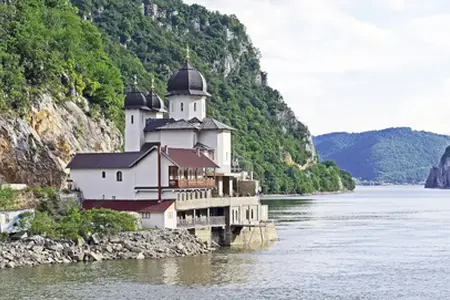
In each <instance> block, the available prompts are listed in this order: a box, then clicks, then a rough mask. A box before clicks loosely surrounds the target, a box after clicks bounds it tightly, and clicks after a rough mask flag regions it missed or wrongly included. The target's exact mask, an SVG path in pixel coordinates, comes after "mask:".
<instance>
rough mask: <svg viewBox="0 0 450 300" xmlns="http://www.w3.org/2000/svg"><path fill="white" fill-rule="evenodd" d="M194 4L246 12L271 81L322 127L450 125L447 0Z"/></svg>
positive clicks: (437, 128)
mask: <svg viewBox="0 0 450 300" xmlns="http://www.w3.org/2000/svg"><path fill="white" fill-rule="evenodd" d="M186 2H188V3H194V2H195V3H198V4H201V5H204V6H206V7H207V8H208V9H212V10H219V11H220V12H222V13H227V14H235V15H237V16H238V18H239V19H240V20H241V21H242V22H243V23H244V24H245V26H246V27H247V31H248V34H249V35H250V37H251V39H252V41H253V42H254V44H255V46H256V47H258V48H259V49H260V50H261V53H262V67H263V68H264V70H266V71H267V72H268V73H269V83H270V85H271V86H272V87H273V88H276V89H278V90H279V91H280V92H281V93H282V94H283V96H284V99H285V100H286V102H287V103H288V104H289V105H290V106H291V107H292V108H293V110H294V111H295V112H296V114H297V116H298V118H299V119H300V120H301V121H303V122H304V123H305V124H306V125H308V127H309V128H310V129H311V131H312V133H313V134H321V133H325V132H332V131H353V132H355V131H356V132H357V131H363V130H370V129H381V128H384V127H390V126H411V127H413V128H416V129H423V130H430V131H434V132H440V133H449V132H450V118H446V117H445V116H446V115H449V114H450V99H449V97H450V83H449V82H450V80H449V79H448V78H449V76H450V75H449V73H450V59H449V58H447V57H449V55H448V53H450V39H448V38H447V35H448V32H450V3H448V1H445V0H427V1H423V0H408V1H406V0H376V1H370V0H314V1H311V0H297V1H291V0H276V1H275V0H188V1H186ZM447 103H449V104H447ZM447 119H448V120H447Z"/></svg>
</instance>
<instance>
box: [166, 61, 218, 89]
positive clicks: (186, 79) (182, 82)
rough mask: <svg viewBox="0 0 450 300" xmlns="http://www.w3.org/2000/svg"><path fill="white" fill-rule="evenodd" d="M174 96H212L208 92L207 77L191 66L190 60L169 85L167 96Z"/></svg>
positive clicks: (174, 75) (173, 76) (175, 74)
mask: <svg viewBox="0 0 450 300" xmlns="http://www.w3.org/2000/svg"><path fill="white" fill-rule="evenodd" d="M172 95H198V96H211V95H210V94H208V92H207V85H206V80H205V77H203V75H202V74H201V73H200V72H199V71H197V70H196V69H195V68H194V67H192V66H191V64H190V63H189V60H188V61H186V63H185V64H184V66H183V67H182V68H181V69H180V70H178V71H177V72H175V73H174V74H173V75H172V77H171V78H170V80H169V82H168V83H167V96H172Z"/></svg>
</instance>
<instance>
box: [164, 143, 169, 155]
mask: <svg viewBox="0 0 450 300" xmlns="http://www.w3.org/2000/svg"><path fill="white" fill-rule="evenodd" d="M164 153H166V154H167V155H169V147H167V145H165V146H164Z"/></svg>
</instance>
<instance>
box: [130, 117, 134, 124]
mask: <svg viewBox="0 0 450 300" xmlns="http://www.w3.org/2000/svg"><path fill="white" fill-rule="evenodd" d="M133 123H134V116H133V115H131V124H133Z"/></svg>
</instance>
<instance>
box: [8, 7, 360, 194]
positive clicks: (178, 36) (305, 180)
mask: <svg viewBox="0 0 450 300" xmlns="http://www.w3.org/2000/svg"><path fill="white" fill-rule="evenodd" d="M2 1H3V2H5V3H4V4H0V37H1V39H0V59H1V60H2V62H3V63H2V64H0V107H1V109H2V111H3V112H8V113H10V112H11V111H13V112H15V113H16V114H18V115H19V116H20V117H21V118H23V120H24V121H28V119H29V118H28V117H27V116H28V114H29V112H30V107H32V104H33V103H34V102H35V99H36V98H39V97H40V95H42V94H46V93H48V94H50V95H52V97H53V101H54V102H55V103H57V106H58V107H60V106H64V105H65V104H64V103H66V101H68V100H70V101H72V100H73V101H75V100H74V98H75V99H79V98H82V99H84V100H85V101H83V100H81V101H78V100H77V101H75V102H76V103H78V105H79V106H81V107H82V108H83V110H84V111H85V113H86V116H87V117H89V118H90V119H92V120H96V121H99V122H100V121H101V120H103V119H106V120H110V121H112V124H113V125H111V126H117V127H118V128H119V129H122V128H123V111H122V110H121V108H122V105H123V91H124V90H125V89H126V88H128V87H130V86H131V84H132V80H133V76H134V75H137V76H138V82H139V85H140V87H141V88H143V89H148V88H149V85H150V78H151V76H152V75H154V76H155V77H156V83H157V90H158V92H159V93H160V94H161V95H164V93H165V83H166V82H167V80H168V79H169V77H170V75H171V73H172V72H173V71H175V70H177V69H178V68H179V67H180V65H181V64H182V63H183V60H184V56H185V48H186V46H187V45H188V46H189V47H190V48H191V61H192V63H193V65H195V66H196V67H197V68H198V69H199V70H200V71H201V72H202V73H203V74H204V75H205V77H206V79H207V81H208V90H209V92H210V93H211V94H212V98H211V100H210V101H209V103H208V114H209V115H210V116H212V117H214V118H217V119H218V120H220V121H222V122H224V123H227V124H230V125H232V126H234V127H235V128H236V129H237V131H236V132H235V134H234V135H233V147H234V149H233V154H235V155H236V157H238V158H239V162H240V165H241V167H243V168H245V169H247V170H253V171H254V172H255V176H256V178H258V179H260V180H261V182H262V187H263V191H264V192H266V193H279V192H285V193H309V192H313V191H334V190H338V189H341V188H343V187H344V188H347V189H352V188H353V182H352V180H351V176H350V175H349V174H348V173H346V172H342V171H340V170H339V169H338V168H337V167H336V166H333V165H332V164H327V165H322V164H317V157H316V153H315V149H314V146H313V145H312V142H311V136H310V134H309V131H308V129H307V127H306V126H304V125H303V124H302V123H301V122H299V121H298V120H297V119H296V117H295V115H294V113H293V112H292V111H291V109H290V108H289V107H288V106H287V105H286V103H285V102H284V101H283V99H282V96H281V95H280V93H279V92H278V91H276V90H274V89H272V88H270V87H269V86H268V85H267V80H266V79H267V78H266V74H265V73H264V72H262V70H261V68H260V65H259V52H258V50H257V49H256V48H255V47H254V46H253V45H252V43H251V41H250V38H249V37H248V36H247V34H246V31H245V27H244V25H243V24H241V23H240V22H239V20H237V18H236V17H235V16H226V15H222V14H220V13H218V12H210V11H208V10H207V9H205V8H204V7H201V6H198V5H192V6H188V5H185V4H183V3H182V2H181V1H177V0H151V1H150V0H108V1H105V0H72V1H69V0H20V1H19V0H11V1H10V0H8V1H4V0H0V3H2ZM33 101H34V102H33ZM0 121H1V119H0ZM0 125H1V123H0ZM79 125H80V124H78V125H77V124H72V125H71V126H69V127H70V128H72V130H73V131H74V132H73V134H69V135H68V136H69V137H70V138H69V140H70V141H71V142H70V143H69V145H68V146H67V147H65V148H64V150H65V152H66V153H65V155H67V154H68V152H73V151H80V150H86V148H85V147H83V145H81V146H80V145H79V143H77V142H78V141H79V140H80V139H83V138H84V135H83V130H84V129H85V128H86V126H79ZM81 125H83V124H81ZM89 127H91V126H89ZM39 128H42V127H39ZM39 128H38V129H39ZM80 128H81V129H80ZM33 129H36V128H33ZM38 131H39V130H38ZM101 132H102V133H103V132H104V130H103V129H102V131H101ZM38 133H39V132H38ZM0 134H1V131H0ZM0 142H1V136H0ZM48 143H50V142H48ZM0 144H1V143H0ZM39 145H40V144H39ZM39 145H38V146H39ZM112 146H113V145H112ZM112 146H110V147H112ZM42 147H43V149H40V148H39V147H38V148H39V149H38V150H33V149H34V148H31V149H32V150H33V153H32V154H33V155H30V156H33V157H35V156H36V155H37V154H39V153H42V152H43V151H50V152H51V154H52V155H56V156H57V158H58V159H60V158H61V157H60V156H61V153H60V152H61V151H60V150H58V149H59V148H58V147H56V149H57V150H58V151H56V150H54V149H55V145H47V142H45V141H44V143H43V145H42ZM88 148H89V149H88V150H90V149H91V148H93V149H94V150H95V149H97V150H100V148H102V149H104V148H105V147H97V146H96V145H90V146H89V147H88ZM27 149H28V148H27ZM0 150H1V147H0ZM0 152H1V151H0ZM62 160H64V158H63V159H62ZM20 167H21V166H18V167H17V168H20ZM0 175H2V170H1V165H0Z"/></svg>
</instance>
